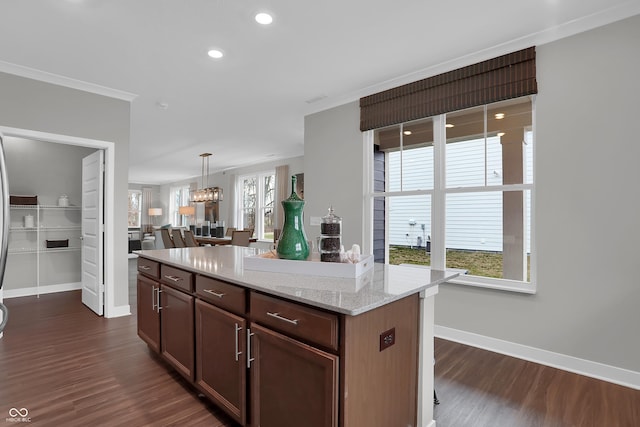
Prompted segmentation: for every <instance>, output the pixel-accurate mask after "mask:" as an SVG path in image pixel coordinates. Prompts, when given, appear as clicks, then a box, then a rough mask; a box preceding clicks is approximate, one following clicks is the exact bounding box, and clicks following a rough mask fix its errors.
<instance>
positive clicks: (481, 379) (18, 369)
mask: <svg viewBox="0 0 640 427" xmlns="http://www.w3.org/2000/svg"><path fill="white" fill-rule="evenodd" d="M135 263H136V260H135V259H134V260H130V261H129V265H130V269H129V277H130V279H129V281H130V290H131V292H130V295H131V297H132V299H131V307H132V310H133V311H134V312H135V305H136V304H135V274H136V269H135ZM5 303H6V305H7V306H8V307H9V309H10V312H11V315H10V319H9V325H8V326H7V330H6V331H5V336H4V338H3V339H0V426H3V425H7V426H8V425H13V426H15V425H24V424H21V423H15V422H11V421H10V420H8V418H10V415H9V410H10V409H11V408H18V409H20V408H26V409H27V410H28V411H29V414H28V416H29V417H30V420H31V424H34V425H38V426H62V425H64V426H119V425H122V426H173V425H175V426H178V425H179V426H211V427H228V426H233V425H234V424H233V422H232V421H230V420H229V419H228V418H227V417H226V416H225V415H224V414H223V413H222V412H221V411H219V410H218V409H216V408H215V407H214V406H213V405H211V404H209V403H208V402H207V401H206V400H203V399H200V398H199V397H198V393H197V392H196V391H195V390H194V389H193V388H192V387H191V386H190V385H189V384H188V383H187V382H186V381H184V380H183V379H182V377H180V376H179V375H178V374H176V373H174V372H173V370H172V369H170V368H168V367H167V365H165V364H164V362H162V360H160V359H159V358H158V357H156V356H155V355H154V354H153V353H152V352H150V351H149V350H148V349H147V346H146V344H144V343H143V342H142V340H140V339H139V338H138V336H137V334H136V318H135V315H134V316H128V317H122V318H116V319H104V318H101V317H98V316H96V315H94V314H93V313H92V312H91V311H90V310H89V309H87V308H86V307H85V306H83V305H82V303H81V301H80V292H79V291H73V292H64V293H58V294H50V295H42V296H41V297H40V298H39V299H38V298H35V297H24V298H13V299H7V300H5ZM436 360H437V363H436V389H437V392H438V397H439V399H440V401H441V404H440V405H438V406H436V408H435V418H436V422H437V427H467V426H469V427H476V426H492V427H494V426H497V427H502V426H509V427H520V426H522V427H529V426H531V427H533V426H536V427H537V426H549V427H552V426H553V427H555V426H563V427H564V426H579V427H583V426H605V427H617V426H619V427H637V426H640V391H638V390H633V389H629V388H625V387H621V386H617V385H614V384H610V383H606V382H603V381H598V380H594V379H591V378H586V377H582V376H579V375H575V374H571V373H567V372H564V371H560V370H557V369H553V368H549V367H546V366H541V365H537V364H535V363H531V362H526V361H523V360H519V359H515V358H511V357H507V356H503V355H499V354H496V353H492V352H489V351H485V350H481V349H477V348H473V347H468V346H464V345H461V344H457V343H453V342H449V341H444V340H440V339H437V340H436ZM278 427H280V426H278ZM282 427H289V426H282ZM291 427H304V426H291ZM356 427H376V426H356ZM378 427H396V426H378ZM398 427H406V426H398Z"/></svg>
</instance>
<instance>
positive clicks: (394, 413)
mask: <svg viewBox="0 0 640 427" xmlns="http://www.w3.org/2000/svg"><path fill="white" fill-rule="evenodd" d="M259 252H260V251H259V250H256V249H253V248H245V247H234V246H223V247H199V248H181V249H163V250H149V251H139V252H137V254H138V255H139V258H138V272H139V274H138V334H139V336H140V337H141V338H142V339H143V340H145V341H146V342H147V344H148V345H149V347H150V348H151V349H152V350H154V351H156V352H158V353H160V354H161V355H162V357H163V358H164V359H165V360H166V361H168V362H169V363H170V364H171V365H172V366H173V367H174V368H175V369H176V370H177V371H178V372H179V373H180V374H182V375H183V376H184V377H185V378H187V379H188V380H189V381H191V382H192V383H193V384H194V386H195V387H196V388H197V389H198V390H200V391H201V392H203V393H204V394H205V395H206V396H207V397H208V398H209V399H211V400H212V401H213V402H214V403H215V404H217V405H218V406H220V407H221V408H222V409H224V410H225V411H226V412H227V413H228V414H229V415H230V416H231V417H233V418H234V419H235V420H236V421H237V422H238V423H239V424H240V425H242V426H264V427H269V426H278V427H286V426H289V425H290V426H298V425H304V426H343V427H355V426H367V427H369V426H381V427H387V426H396V425H397V426H401V427H406V426H420V427H426V426H430V425H433V424H434V422H433V300H434V298H433V297H434V295H435V294H436V293H437V289H438V285H439V284H441V283H443V282H445V281H447V280H450V279H452V278H454V277H456V276H457V274H458V273H457V272H453V271H437V270H431V269H428V268H418V267H409V266H394V265H384V264H375V265H374V266H373V268H371V269H370V270H368V271H366V272H365V273H364V274H363V275H362V276H360V277H358V278H355V279H347V278H335V277H324V276H311V275H301V274H287V273H286V272H277V273H276V272H264V271H256V270H249V269H246V268H245V267H244V259H245V257H247V256H252V255H255V254H257V253H259ZM301 262H303V261H301Z"/></svg>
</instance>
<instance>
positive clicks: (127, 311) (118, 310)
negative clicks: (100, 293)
mask: <svg viewBox="0 0 640 427" xmlns="http://www.w3.org/2000/svg"><path fill="white" fill-rule="evenodd" d="M124 316H131V306H130V305H129V304H126V305H119V306H116V307H113V309H112V310H110V311H109V313H107V312H105V313H104V317H106V318H108V319H111V318H113V317H124Z"/></svg>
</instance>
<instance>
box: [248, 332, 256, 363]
mask: <svg viewBox="0 0 640 427" xmlns="http://www.w3.org/2000/svg"><path fill="white" fill-rule="evenodd" d="M254 335H255V334H253V333H252V332H251V329H249V328H247V368H251V362H253V361H254V360H255V358H254V357H251V337H252V336H254Z"/></svg>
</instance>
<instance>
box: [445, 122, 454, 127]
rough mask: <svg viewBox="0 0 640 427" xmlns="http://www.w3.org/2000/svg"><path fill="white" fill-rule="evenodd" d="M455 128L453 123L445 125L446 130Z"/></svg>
mask: <svg viewBox="0 0 640 427" xmlns="http://www.w3.org/2000/svg"><path fill="white" fill-rule="evenodd" d="M453 126H455V125H454V124H452V123H447V124H446V125H444V127H446V128H452V127H453Z"/></svg>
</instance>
